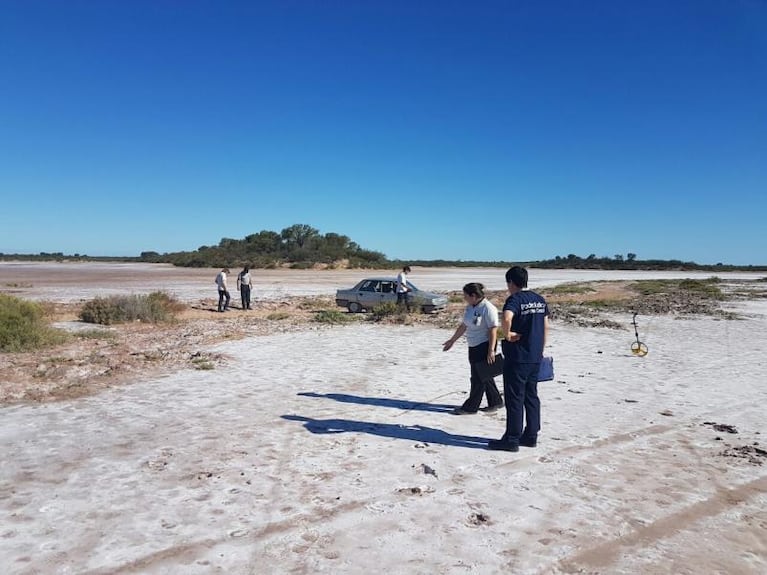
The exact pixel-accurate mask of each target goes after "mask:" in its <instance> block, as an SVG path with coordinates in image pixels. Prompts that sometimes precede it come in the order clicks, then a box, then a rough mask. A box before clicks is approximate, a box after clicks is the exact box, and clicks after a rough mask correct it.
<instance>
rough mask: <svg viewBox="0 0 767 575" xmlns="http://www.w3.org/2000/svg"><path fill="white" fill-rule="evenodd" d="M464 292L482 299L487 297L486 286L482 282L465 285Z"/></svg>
mask: <svg viewBox="0 0 767 575" xmlns="http://www.w3.org/2000/svg"><path fill="white" fill-rule="evenodd" d="M463 293H465V294H466V295H473V296H475V297H478V298H479V299H482V298H483V297H485V286H483V285H482V284H481V283H477V282H471V283H468V284H466V285H465V286H463Z"/></svg>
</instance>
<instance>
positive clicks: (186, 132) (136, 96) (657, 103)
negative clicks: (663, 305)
mask: <svg viewBox="0 0 767 575" xmlns="http://www.w3.org/2000/svg"><path fill="white" fill-rule="evenodd" d="M765 62H767V3H766V2H763V1H761V0H720V1H710V0H689V1H682V0H672V1H669V0H657V1H656V0H641V1H640V0H638V1H635V2H630V1H621V0H608V1H597V0H593V1H576V0H572V1H553V0H552V1H546V0H542V1H532V0H529V1H524V2H522V1H513V0H506V1H497V2H494V1H491V2H450V1H438V2H428V1H417V0H415V1H414V0H408V1H401V2H398V1H396V2H384V1H367V2H366V1H357V2H352V1H343V2H342V1H324V2H319V1H317V2H308V1H307V2H299V1H292V0H281V1H274V2H256V1H252V2H235V1H230V2H224V1H212V0H211V1H200V0H184V1H181V0H176V1H169V0H153V1H149V0H147V1H141V0H132V1H130V2H126V1H109V0H89V1H77V0H67V1H65V2H63V1H60V0H56V1H37V0H0V78H2V82H0V197H1V198H2V204H1V205H2V207H1V208H0V252H5V253H13V252H24V253H37V252H40V251H62V252H65V253H83V254H89V255H137V254H138V253H140V252H141V251H144V250H155V251H160V252H165V251H175V250H192V249H196V248H197V247H198V246H201V245H209V244H215V243H217V242H218V241H219V240H220V239H221V238H222V237H230V238H242V237H244V236H245V235H247V234H250V233H253V232H257V231H260V230H262V229H269V230H276V231H279V230H280V229H282V228H284V227H287V226H289V225H291V224H294V223H306V224H310V225H312V226H314V227H316V228H318V229H319V230H320V231H321V232H323V233H325V232H338V233H343V234H346V235H348V236H350V237H351V238H352V239H353V240H354V241H356V242H357V243H359V244H360V245H362V246H363V247H365V248H368V249H374V250H379V251H382V252H384V253H385V254H386V255H388V256H389V257H393V258H403V259H408V258H412V259H415V258H446V259H480V260H511V261H524V260H531V259H539V258H549V257H553V256H555V255H567V254H569V253H575V254H578V255H582V256H587V255H589V254H591V253H594V254H596V255H598V256H603V255H607V256H612V255H614V254H618V253H622V254H625V253H627V252H633V253H636V254H637V255H638V257H639V258H640V259H645V258H676V259H683V260H694V261H698V262H700V263H716V262H725V263H736V264H748V263H754V264H765V263H767V253H765V248H766V247H767V233H766V232H765V231H764V230H765V227H766V226H765V219H767V218H766V216H767V64H765Z"/></svg>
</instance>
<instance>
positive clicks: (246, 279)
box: [237, 266, 253, 309]
mask: <svg viewBox="0 0 767 575" xmlns="http://www.w3.org/2000/svg"><path fill="white" fill-rule="evenodd" d="M252 287H253V280H252V278H251V277H250V268H249V267H248V266H245V267H244V268H242V271H241V272H240V273H239V274H238V275H237V289H238V290H239V291H240V299H241V300H242V309H253V308H251V307H250V290H251V288H252Z"/></svg>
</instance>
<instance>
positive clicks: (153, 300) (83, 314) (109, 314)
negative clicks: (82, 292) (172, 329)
mask: <svg viewBox="0 0 767 575" xmlns="http://www.w3.org/2000/svg"><path fill="white" fill-rule="evenodd" d="M183 307H184V306H183V304H181V303H180V302H179V301H178V300H176V299H174V298H173V297H171V296H170V295H168V294H166V293H164V292H152V293H150V294H149V295H128V296H111V297H108V298H95V299H92V300H91V301H88V302H86V303H85V305H84V306H83V309H82V310H81V311H80V319H81V320H82V321H84V322H87V323H98V324H102V325H111V324H113V323H121V322H125V321H135V320H140V321H145V322H150V323H158V322H163V321H170V320H172V319H174V317H175V314H176V313H177V312H179V311H180V310H182V309H183Z"/></svg>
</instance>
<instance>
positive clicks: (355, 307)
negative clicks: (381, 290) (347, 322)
mask: <svg viewBox="0 0 767 575" xmlns="http://www.w3.org/2000/svg"><path fill="white" fill-rule="evenodd" d="M349 311H350V312H351V313H359V312H361V311H362V306H361V305H360V304H358V303H357V302H356V301H353V302H350V303H349Z"/></svg>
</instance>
